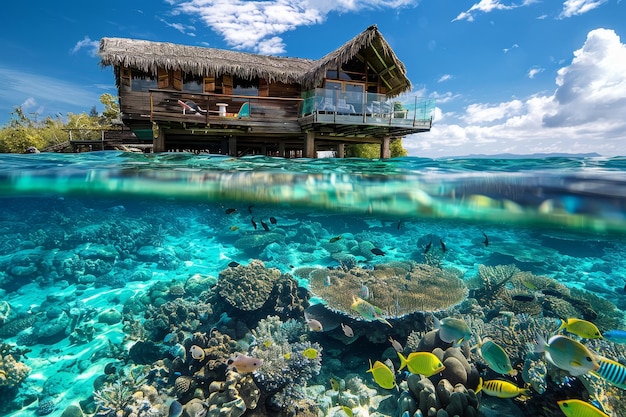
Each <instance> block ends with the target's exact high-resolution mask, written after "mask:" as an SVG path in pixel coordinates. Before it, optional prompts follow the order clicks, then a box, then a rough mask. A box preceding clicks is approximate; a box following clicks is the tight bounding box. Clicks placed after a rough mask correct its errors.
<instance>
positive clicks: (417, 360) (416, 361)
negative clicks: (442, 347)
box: [397, 352, 446, 378]
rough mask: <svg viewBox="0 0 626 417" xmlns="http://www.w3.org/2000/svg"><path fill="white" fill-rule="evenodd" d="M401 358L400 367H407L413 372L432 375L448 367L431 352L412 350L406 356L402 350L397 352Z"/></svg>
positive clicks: (426, 375)
mask: <svg viewBox="0 0 626 417" xmlns="http://www.w3.org/2000/svg"><path fill="white" fill-rule="evenodd" d="M397 353H398V357H399V358H400V368H399V369H398V370H402V369H404V367H405V366H406V368H407V369H408V370H409V372H411V373H412V374H420V375H424V376H425V377H427V378H428V377H430V376H433V375H435V374H438V373H439V372H441V371H443V370H444V369H446V367H445V366H444V365H443V363H441V360H440V359H439V358H438V357H437V356H435V355H434V354H432V353H430V352H411V353H409V356H407V357H406V358H405V357H404V355H403V354H402V353H401V352H397Z"/></svg>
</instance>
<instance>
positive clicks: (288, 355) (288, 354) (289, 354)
mask: <svg viewBox="0 0 626 417" xmlns="http://www.w3.org/2000/svg"><path fill="white" fill-rule="evenodd" d="M283 358H285V359H287V360H289V359H291V352H287V353H285V354H284V355H283Z"/></svg>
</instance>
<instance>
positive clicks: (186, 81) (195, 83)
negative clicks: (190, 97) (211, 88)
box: [183, 73, 203, 93]
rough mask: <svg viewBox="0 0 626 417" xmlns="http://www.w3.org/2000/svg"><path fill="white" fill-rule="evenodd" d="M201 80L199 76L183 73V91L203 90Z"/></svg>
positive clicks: (200, 91) (199, 91)
mask: <svg viewBox="0 0 626 417" xmlns="http://www.w3.org/2000/svg"><path fill="white" fill-rule="evenodd" d="M202 83H203V81H202V78H201V77H198V76H196V75H193V74H189V73H185V74H184V75H183V91H193V92H197V93H202V92H203V85H202Z"/></svg>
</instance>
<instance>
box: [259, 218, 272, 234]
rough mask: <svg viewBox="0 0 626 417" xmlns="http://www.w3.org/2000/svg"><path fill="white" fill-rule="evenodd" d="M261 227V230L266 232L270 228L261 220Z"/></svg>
mask: <svg viewBox="0 0 626 417" xmlns="http://www.w3.org/2000/svg"><path fill="white" fill-rule="evenodd" d="M261 226H263V229H265V231H266V232H269V231H270V227H269V226H268V225H267V223H265V222H264V221H263V220H261Z"/></svg>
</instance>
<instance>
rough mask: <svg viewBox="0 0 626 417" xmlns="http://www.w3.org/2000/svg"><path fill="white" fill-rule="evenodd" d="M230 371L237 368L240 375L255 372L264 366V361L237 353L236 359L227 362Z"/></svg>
mask: <svg viewBox="0 0 626 417" xmlns="http://www.w3.org/2000/svg"><path fill="white" fill-rule="evenodd" d="M227 364H228V369H231V368H235V369H236V370H237V372H239V373H240V374H247V373H250V372H254V371H256V370H257V369H259V368H260V367H261V365H263V359H260V358H254V357H252V356H247V355H244V354H243V353H237V354H236V355H235V357H234V358H231V359H229V360H228V362H227Z"/></svg>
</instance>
